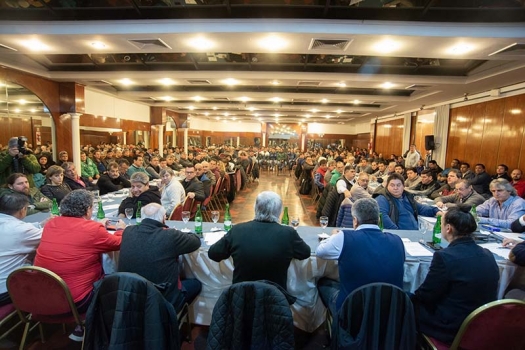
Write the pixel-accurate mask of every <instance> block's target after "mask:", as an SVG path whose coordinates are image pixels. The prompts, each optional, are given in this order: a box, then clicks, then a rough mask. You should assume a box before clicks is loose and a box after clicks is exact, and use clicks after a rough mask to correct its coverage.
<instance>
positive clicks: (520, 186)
mask: <svg viewBox="0 0 525 350" xmlns="http://www.w3.org/2000/svg"><path fill="white" fill-rule="evenodd" d="M521 175H522V172H521V170H520V169H514V170H512V173H510V177H511V178H512V181H511V184H512V186H513V187H514V188H515V189H516V192H517V193H518V196H520V197H521V198H524V197H525V180H523V179H522V178H521Z"/></svg>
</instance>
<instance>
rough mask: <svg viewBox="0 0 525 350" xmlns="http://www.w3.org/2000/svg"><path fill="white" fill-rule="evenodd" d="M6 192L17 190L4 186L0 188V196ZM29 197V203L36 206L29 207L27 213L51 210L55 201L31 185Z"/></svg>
mask: <svg viewBox="0 0 525 350" xmlns="http://www.w3.org/2000/svg"><path fill="white" fill-rule="evenodd" d="M6 193H15V191H13V190H12V189H10V188H2V189H1V190H0V197H1V196H3V195H4V194H6ZM28 197H29V204H30V205H32V206H34V208H32V207H29V208H28V209H27V215H31V214H36V213H38V212H41V211H47V210H49V208H51V205H52V204H53V202H52V201H51V200H50V199H49V198H47V197H46V196H44V195H43V194H42V192H40V190H39V189H38V188H36V187H31V188H30V189H29V195H28Z"/></svg>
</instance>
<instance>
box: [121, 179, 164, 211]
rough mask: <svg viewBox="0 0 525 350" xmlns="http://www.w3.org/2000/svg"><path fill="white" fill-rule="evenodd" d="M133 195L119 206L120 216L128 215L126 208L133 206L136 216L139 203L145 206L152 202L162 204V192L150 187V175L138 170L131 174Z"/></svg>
mask: <svg viewBox="0 0 525 350" xmlns="http://www.w3.org/2000/svg"><path fill="white" fill-rule="evenodd" d="M130 182H131V197H127V198H126V199H124V200H123V201H122V203H120V206H119V207H118V216H119V217H120V218H125V217H126V214H125V212H126V208H133V218H136V217H137V216H136V214H137V207H138V203H139V202H140V204H141V205H142V206H143V207H144V206H146V205H148V204H150V203H157V204H160V193H159V191H158V190H156V189H155V190H154V189H151V188H150V187H149V176H148V174H146V173H142V172H138V173H134V174H133V175H131V179H130Z"/></svg>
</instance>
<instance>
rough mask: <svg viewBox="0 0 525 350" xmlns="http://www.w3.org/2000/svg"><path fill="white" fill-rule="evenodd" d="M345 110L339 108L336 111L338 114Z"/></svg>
mask: <svg viewBox="0 0 525 350" xmlns="http://www.w3.org/2000/svg"><path fill="white" fill-rule="evenodd" d="M343 112H344V111H343V110H342V109H338V110H337V111H335V113H337V114H340V113H343Z"/></svg>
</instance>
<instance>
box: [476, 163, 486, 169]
mask: <svg viewBox="0 0 525 350" xmlns="http://www.w3.org/2000/svg"><path fill="white" fill-rule="evenodd" d="M477 166H480V167H482V168H483V170H485V165H484V164H481V163H478V164H476V165H475V166H474V167H477Z"/></svg>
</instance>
